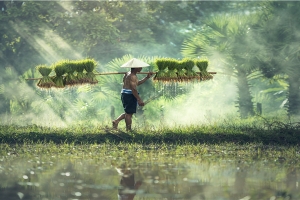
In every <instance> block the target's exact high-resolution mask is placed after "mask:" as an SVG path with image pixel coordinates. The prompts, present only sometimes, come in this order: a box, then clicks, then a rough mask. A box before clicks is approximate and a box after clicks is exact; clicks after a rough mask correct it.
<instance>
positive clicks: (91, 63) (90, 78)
mask: <svg viewBox="0 0 300 200" xmlns="http://www.w3.org/2000/svg"><path fill="white" fill-rule="evenodd" d="M82 62H83V63H84V69H85V70H86V72H87V82H88V83H90V84H97V83H98V80H97V78H96V75H95V74H94V72H93V71H94V70H95V68H96V66H97V62H96V61H95V60H94V59H90V58H87V59H85V60H83V61H82Z"/></svg>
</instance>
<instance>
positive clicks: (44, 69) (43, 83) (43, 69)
mask: <svg viewBox="0 0 300 200" xmlns="http://www.w3.org/2000/svg"><path fill="white" fill-rule="evenodd" d="M36 69H37V70H38V71H39V72H40V73H41V75H42V76H43V77H42V78H41V79H40V80H39V81H38V83H37V86H38V87H40V88H51V87H52V86H54V85H55V83H54V82H53V81H52V79H51V78H50V77H49V74H50V73H51V72H52V68H51V67H48V66H46V65H38V66H36Z"/></svg>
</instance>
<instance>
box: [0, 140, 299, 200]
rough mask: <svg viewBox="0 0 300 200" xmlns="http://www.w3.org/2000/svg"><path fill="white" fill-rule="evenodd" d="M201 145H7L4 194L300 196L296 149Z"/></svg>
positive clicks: (203, 198) (6, 197) (228, 199)
mask: <svg viewBox="0 0 300 200" xmlns="http://www.w3.org/2000/svg"><path fill="white" fill-rule="evenodd" d="M125 146H126V145H125ZM201 148H202V147H199V149H200V150H199V149H198V150H197V149H196V148H194V147H193V149H191V147H185V148H180V149H178V148H177V149H174V148H170V149H168V148H165V149H159V148H149V149H142V150H141V149H139V147H132V148H124V147H122V148H118V147H112V148H111V147H109V146H102V147H101V146H99V145H98V146H97V145H91V146H88V147H87V146H86V147H80V146H72V145H69V146H57V145H52V146H43V145H33V146H31V145H28V146H22V147H21V146H19V147H2V149H1V157H0V180H1V181H0V199H3V200H19V199H22V200H29V199H30V200H31V199H32V200H39V199H41V200H60V199H61V200H75V199H78V200H79V199H86V200H88V199H99V200H113V199H122V200H130V199H135V200H138V199H145V200H151V199H153V200H173V199H178V200H179V199H181V200H189V199H190V200H235V199H236V200H250V199H255V200H258V199H266V200H278V199H282V200H283V199H300V188H299V181H300V174H299V172H300V168H299V152H297V151H295V149H293V150H287V151H286V152H285V153H282V150H274V151H273V150H266V151H265V152H264V151H263V150H258V149H256V150H253V149H251V150H250V151H249V150H236V151H227V152H226V148H225V149H223V150H221V149H217V150H216V148H214V149H213V150H211V149H210V148H209V147H208V148H207V149H206V150H205V149H204V148H202V149H201Z"/></svg>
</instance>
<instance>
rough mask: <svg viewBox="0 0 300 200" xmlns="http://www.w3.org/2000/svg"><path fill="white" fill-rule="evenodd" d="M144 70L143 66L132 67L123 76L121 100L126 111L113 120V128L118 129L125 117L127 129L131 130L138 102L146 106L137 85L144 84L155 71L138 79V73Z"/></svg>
mask: <svg viewBox="0 0 300 200" xmlns="http://www.w3.org/2000/svg"><path fill="white" fill-rule="evenodd" d="M140 71H142V68H141V67H139V68H131V71H130V72H127V73H126V74H125V75H124V77H123V88H122V91H121V100H122V104H123V107H124V111H125V113H123V114H121V115H120V116H119V117H118V118H117V119H115V120H113V121H112V124H113V128H115V129H117V128H118V124H119V122H120V121H121V120H123V119H125V123H126V131H131V124H132V115H133V114H134V113H136V108H137V104H138V105H139V106H144V105H145V103H144V102H143V100H142V99H141V97H140V96H139V93H138V91H137V86H138V85H141V84H143V83H144V82H145V81H146V80H148V79H149V78H150V77H151V76H152V75H153V72H149V74H148V75H147V76H146V77H144V78H143V79H142V80H138V78H137V76H136V74H137V73H138V72H140Z"/></svg>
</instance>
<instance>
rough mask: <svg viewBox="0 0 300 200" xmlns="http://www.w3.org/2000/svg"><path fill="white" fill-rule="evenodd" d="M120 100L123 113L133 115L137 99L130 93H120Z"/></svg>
mask: <svg viewBox="0 0 300 200" xmlns="http://www.w3.org/2000/svg"><path fill="white" fill-rule="evenodd" d="M121 100H122V104H123V108H124V111H125V113H127V114H133V113H136V108H137V99H136V98H135V96H134V95H133V94H132V93H131V94H130V92H127V93H123V92H122V93H121Z"/></svg>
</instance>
